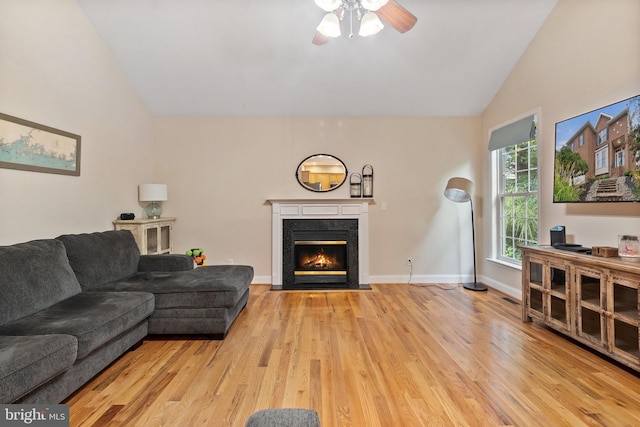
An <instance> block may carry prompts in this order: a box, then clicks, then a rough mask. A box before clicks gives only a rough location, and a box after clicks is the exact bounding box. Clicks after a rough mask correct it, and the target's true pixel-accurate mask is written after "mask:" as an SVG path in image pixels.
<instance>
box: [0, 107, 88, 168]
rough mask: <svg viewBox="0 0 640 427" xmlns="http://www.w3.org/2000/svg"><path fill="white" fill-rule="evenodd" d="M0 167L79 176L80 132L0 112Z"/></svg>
mask: <svg viewBox="0 0 640 427" xmlns="http://www.w3.org/2000/svg"><path fill="white" fill-rule="evenodd" d="M0 168H5V169H18V170H24V171H32V172H45V173H57V174H62V175H72V176H80V135H75V134H73V133H70V132H65V131H63V130H59V129H54V128H52V127H49V126H44V125H41V124H38V123H34V122H30V121H28V120H23V119H19V118H17V117H13V116H9V115H7V114H2V113H0Z"/></svg>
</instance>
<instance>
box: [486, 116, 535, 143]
mask: <svg viewBox="0 0 640 427" xmlns="http://www.w3.org/2000/svg"><path fill="white" fill-rule="evenodd" d="M534 119H535V116H534V115H533V114H532V115H530V116H527V117H525V118H522V119H520V120H516V121H515V122H513V123H509V124H508V125H506V126H503V127H501V128H498V129H496V130H494V131H493V132H491V138H489V151H494V150H499V149H501V148H504V147H509V146H511V145H515V144H519V143H521V142H525V141H529V140H531V139H534V138H535V137H536V123H535V121H534Z"/></svg>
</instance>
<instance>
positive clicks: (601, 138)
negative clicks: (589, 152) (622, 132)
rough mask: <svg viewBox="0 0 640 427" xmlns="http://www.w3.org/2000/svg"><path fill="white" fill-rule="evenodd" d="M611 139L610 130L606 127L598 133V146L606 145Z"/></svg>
mask: <svg viewBox="0 0 640 427" xmlns="http://www.w3.org/2000/svg"><path fill="white" fill-rule="evenodd" d="M608 139H609V128H608V127H605V128H604V129H602V130H601V131H600V132H598V137H597V140H598V141H597V143H596V145H600V144H604V143H605V142H607V140H608Z"/></svg>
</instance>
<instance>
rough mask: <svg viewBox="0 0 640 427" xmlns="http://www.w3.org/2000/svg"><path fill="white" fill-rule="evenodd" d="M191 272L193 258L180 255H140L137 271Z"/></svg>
mask: <svg viewBox="0 0 640 427" xmlns="http://www.w3.org/2000/svg"><path fill="white" fill-rule="evenodd" d="M187 270H193V258H191V257H190V256H186V255H181V254H166V255H140V261H139V262H138V271H140V272H142V271H187Z"/></svg>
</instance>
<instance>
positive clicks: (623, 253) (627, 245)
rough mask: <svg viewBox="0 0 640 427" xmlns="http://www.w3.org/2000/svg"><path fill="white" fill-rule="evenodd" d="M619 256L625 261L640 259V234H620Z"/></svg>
mask: <svg viewBox="0 0 640 427" xmlns="http://www.w3.org/2000/svg"><path fill="white" fill-rule="evenodd" d="M618 256H619V257H620V259H621V260H623V261H635V262H637V261H640V242H638V236H631V235H629V234H625V235H623V236H618Z"/></svg>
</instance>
